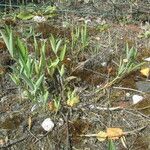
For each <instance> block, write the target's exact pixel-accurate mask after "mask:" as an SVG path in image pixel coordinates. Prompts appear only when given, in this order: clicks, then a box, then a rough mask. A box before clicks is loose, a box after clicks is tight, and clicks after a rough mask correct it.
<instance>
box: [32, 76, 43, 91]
mask: <svg viewBox="0 0 150 150" xmlns="http://www.w3.org/2000/svg"><path fill="white" fill-rule="evenodd" d="M43 80H44V75H43V74H42V75H41V76H40V78H39V79H38V80H37V81H36V83H35V85H34V89H35V90H34V91H35V92H36V91H37V90H38V88H39V87H40V85H41V83H42V82H43Z"/></svg>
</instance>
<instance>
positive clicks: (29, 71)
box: [0, 27, 66, 104]
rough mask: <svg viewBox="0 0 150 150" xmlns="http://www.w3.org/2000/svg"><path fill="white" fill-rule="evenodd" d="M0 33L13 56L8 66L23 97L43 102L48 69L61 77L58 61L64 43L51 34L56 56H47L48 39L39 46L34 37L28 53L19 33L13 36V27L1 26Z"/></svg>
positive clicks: (47, 95)
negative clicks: (3, 27) (11, 62)
mask: <svg viewBox="0 0 150 150" xmlns="http://www.w3.org/2000/svg"><path fill="white" fill-rule="evenodd" d="M0 33H1V35H2V38H3V40H4V42H5V43H6V47H7V49H8V51H9V53H10V55H11V57H12V59H14V61H15V64H14V65H13V66H12V67H11V68H12V73H11V74H10V77H11V79H12V80H13V82H14V83H15V84H16V85H17V86H18V87H19V89H21V91H22V93H23V97H24V98H27V99H30V100H31V101H33V102H38V103H42V104H46V102H47V100H48V98H49V96H50V92H49V91H48V85H47V82H46V78H47V73H48V74H49V75H50V76H51V77H53V75H54V72H55V71H56V70H57V72H58V74H59V75H60V76H61V77H63V75H64V68H65V67H64V64H62V63H61V62H62V61H63V59H64V57H65V54H66V44H64V45H63V43H62V40H61V39H56V38H54V37H53V36H51V37H50V39H49V41H50V44H51V49H52V52H53V53H54V55H55V57H54V58H47V57H46V45H47V44H48V40H47V41H42V43H41V45H42V46H41V47H38V44H37V40H36V38H35V37H34V51H33V52H32V53H31V52H30V51H29V49H28V47H27V43H26V42H23V41H22V40H21V39H20V38H19V37H14V36H13V32H12V30H11V29H9V28H8V27H6V28H5V30H3V31H2V30H1V31H0ZM33 35H34V34H33ZM62 45H63V46H62Z"/></svg>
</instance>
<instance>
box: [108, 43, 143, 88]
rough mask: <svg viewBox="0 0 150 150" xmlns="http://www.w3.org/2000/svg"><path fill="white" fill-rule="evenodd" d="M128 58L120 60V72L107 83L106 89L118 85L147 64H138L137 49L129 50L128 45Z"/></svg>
mask: <svg viewBox="0 0 150 150" xmlns="http://www.w3.org/2000/svg"><path fill="white" fill-rule="evenodd" d="M125 51H126V57H125V58H124V59H122V58H120V63H119V65H118V71H117V75H116V77H115V78H114V79H113V80H112V81H110V82H109V83H107V84H106V85H105V87H108V86H111V85H113V84H114V83H116V82H117V81H118V80H119V79H122V78H123V77H124V76H126V75H127V74H129V73H130V72H133V71H136V70H137V69H138V68H140V67H141V66H142V65H143V64H144V63H145V62H142V63H137V62H136V58H137V49H135V48H134V47H132V48H130V49H129V46H128V44H127V45H126V49H125Z"/></svg>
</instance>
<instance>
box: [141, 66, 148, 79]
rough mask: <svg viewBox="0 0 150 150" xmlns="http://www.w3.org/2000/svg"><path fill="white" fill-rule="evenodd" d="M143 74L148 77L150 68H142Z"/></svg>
mask: <svg viewBox="0 0 150 150" xmlns="http://www.w3.org/2000/svg"><path fill="white" fill-rule="evenodd" d="M140 72H141V74H142V75H144V76H146V77H149V73H150V68H148V67H146V68H143V69H141V71H140Z"/></svg>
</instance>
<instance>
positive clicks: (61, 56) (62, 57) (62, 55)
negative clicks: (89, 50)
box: [60, 44, 66, 61]
mask: <svg viewBox="0 0 150 150" xmlns="http://www.w3.org/2000/svg"><path fill="white" fill-rule="evenodd" d="M65 53H66V44H65V45H64V48H63V49H62V50H61V53H60V60H61V61H63V60H64V58H65Z"/></svg>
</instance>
